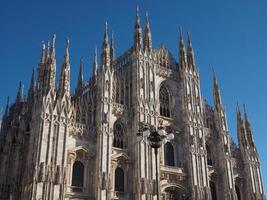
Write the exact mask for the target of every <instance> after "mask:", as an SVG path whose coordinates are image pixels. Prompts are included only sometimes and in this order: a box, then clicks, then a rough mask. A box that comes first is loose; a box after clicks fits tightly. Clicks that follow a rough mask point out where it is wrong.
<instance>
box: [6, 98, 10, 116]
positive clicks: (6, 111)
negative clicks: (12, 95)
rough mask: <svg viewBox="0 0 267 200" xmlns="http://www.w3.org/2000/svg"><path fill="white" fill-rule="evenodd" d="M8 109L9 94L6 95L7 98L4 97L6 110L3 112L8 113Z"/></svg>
mask: <svg viewBox="0 0 267 200" xmlns="http://www.w3.org/2000/svg"><path fill="white" fill-rule="evenodd" d="M8 109H9V96H7V99H6V110H5V114H8Z"/></svg>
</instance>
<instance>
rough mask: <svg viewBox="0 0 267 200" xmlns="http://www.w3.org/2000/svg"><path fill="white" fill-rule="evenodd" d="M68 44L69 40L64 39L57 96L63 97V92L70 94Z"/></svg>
mask: <svg viewBox="0 0 267 200" xmlns="http://www.w3.org/2000/svg"><path fill="white" fill-rule="evenodd" d="M69 46H70V40H69V38H67V39H66V51H65V55H64V62H63V64H62V66H61V73H60V80H59V87H58V97H63V96H64V94H67V95H69V94H70V63H69V59H70V58H69Z"/></svg>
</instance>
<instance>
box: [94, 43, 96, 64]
mask: <svg viewBox="0 0 267 200" xmlns="http://www.w3.org/2000/svg"><path fill="white" fill-rule="evenodd" d="M94 53H95V54H94V56H95V61H97V45H96V46H95V52H94Z"/></svg>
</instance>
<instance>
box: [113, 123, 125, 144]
mask: <svg viewBox="0 0 267 200" xmlns="http://www.w3.org/2000/svg"><path fill="white" fill-rule="evenodd" d="M124 146H125V144H124V131H123V127H122V125H121V124H120V123H116V124H115V126H114V139H113V147H116V148H120V149H123V148H124Z"/></svg>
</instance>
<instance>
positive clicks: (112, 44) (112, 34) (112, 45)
mask: <svg viewBox="0 0 267 200" xmlns="http://www.w3.org/2000/svg"><path fill="white" fill-rule="evenodd" d="M111 47H114V31H112V32H111Z"/></svg>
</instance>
